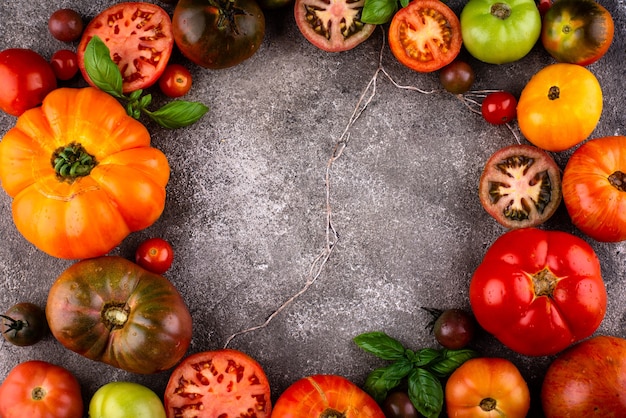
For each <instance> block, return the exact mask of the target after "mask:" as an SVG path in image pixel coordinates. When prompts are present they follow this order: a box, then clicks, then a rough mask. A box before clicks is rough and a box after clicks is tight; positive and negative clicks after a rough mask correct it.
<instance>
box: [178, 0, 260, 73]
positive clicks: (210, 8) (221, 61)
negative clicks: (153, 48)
mask: <svg viewBox="0 0 626 418" xmlns="http://www.w3.org/2000/svg"><path fill="white" fill-rule="evenodd" d="M172 25H173V28H172V29H173V32H174V42H176V45H177V46H178V49H180V51H181V52H182V54H183V55H184V56H185V57H187V58H188V59H189V60H191V61H192V62H194V63H196V64H198V65H200V66H202V67H205V68H209V69H220V68H228V67H232V66H234V65H237V64H240V63H242V62H243V61H245V60H247V59H248V58H250V57H251V56H252V55H254V53H255V52H256V51H257V50H258V49H259V47H260V46H261V43H262V42H263V38H264V37H265V16H264V15H263V11H262V10H261V8H260V6H259V5H258V3H257V2H256V1H255V0H180V1H179V2H178V4H177V5H176V8H175V9H174V16H173V18H172Z"/></svg>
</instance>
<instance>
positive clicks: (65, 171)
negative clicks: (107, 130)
mask: <svg viewBox="0 0 626 418" xmlns="http://www.w3.org/2000/svg"><path fill="white" fill-rule="evenodd" d="M96 165H97V162H96V159H95V157H94V156H93V155H91V154H89V153H88V152H87V150H86V149H85V148H84V147H83V146H82V145H81V144H79V143H76V142H72V143H71V144H69V145H66V146H64V147H59V148H58V149H56V150H55V151H54V154H53V155H52V166H53V167H54V171H55V172H56V174H57V177H58V178H60V179H61V180H65V181H69V182H70V183H72V182H74V180H76V179H77V178H78V177H84V176H88V175H89V173H91V170H92V169H93V168H94V167H95V166H96Z"/></svg>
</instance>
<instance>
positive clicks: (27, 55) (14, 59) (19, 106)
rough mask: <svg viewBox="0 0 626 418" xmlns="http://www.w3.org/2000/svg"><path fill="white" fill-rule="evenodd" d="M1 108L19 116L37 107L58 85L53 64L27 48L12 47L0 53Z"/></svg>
mask: <svg viewBox="0 0 626 418" xmlns="http://www.w3.org/2000/svg"><path fill="white" fill-rule="evenodd" d="M0 85H1V86H2V89H0V109H1V110H2V111H4V112H6V113H8V114H9V115H13V116H20V115H21V114H22V113H24V112H25V111H26V110H28V109H31V108H33V107H35V106H38V105H40V104H41V102H42V101H43V99H44V97H46V95H47V94H48V93H50V92H51V91H52V90H54V89H56V88H57V79H56V77H55V75H54V71H52V67H50V64H49V63H48V61H46V60H45V58H44V57H42V56H41V55H39V54H38V53H36V52H35V51H33V50H30V49H21V48H11V49H5V50H4V51H2V52H0Z"/></svg>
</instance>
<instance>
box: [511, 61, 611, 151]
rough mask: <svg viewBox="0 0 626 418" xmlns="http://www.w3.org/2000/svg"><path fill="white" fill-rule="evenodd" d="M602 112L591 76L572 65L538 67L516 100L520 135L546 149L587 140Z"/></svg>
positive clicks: (561, 147)
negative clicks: (537, 70) (539, 68)
mask: <svg viewBox="0 0 626 418" xmlns="http://www.w3.org/2000/svg"><path fill="white" fill-rule="evenodd" d="M601 114H602V89H601V88H600V83H599V82H598V79H597V78H596V76H595V75H593V73H592V72H591V71H589V70H588V69H586V68H585V67H582V66H580V65H576V64H568V63H557V64H551V65H548V66H547V67H544V68H543V69H541V70H539V72H537V73H536V74H535V75H534V76H533V77H532V78H531V79H530V81H529V82H528V83H527V84H526V86H525V87H524V89H523V90H522V94H521V96H520V98H519V101H518V103H517V120H518V122H519V127H520V130H521V131H522V134H524V136H525V137H526V138H527V139H528V140H529V141H530V142H532V143H533V144H534V145H536V146H538V147H539V148H543V149H545V150H547V151H564V150H566V149H568V148H571V147H573V146H574V145H576V144H578V143H580V142H582V141H583V140H585V139H587V137H589V135H591V133H592V132H593V130H594V129H595V128H596V125H597V124H598V122H599V121H600V115H601Z"/></svg>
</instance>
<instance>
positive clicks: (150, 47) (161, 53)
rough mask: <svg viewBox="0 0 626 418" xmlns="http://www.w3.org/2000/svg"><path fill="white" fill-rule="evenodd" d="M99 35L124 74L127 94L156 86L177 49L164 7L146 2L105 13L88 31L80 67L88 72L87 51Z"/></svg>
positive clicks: (118, 6) (80, 47)
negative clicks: (173, 50) (92, 39)
mask: <svg viewBox="0 0 626 418" xmlns="http://www.w3.org/2000/svg"><path fill="white" fill-rule="evenodd" d="M96 35H97V36H98V37H99V38H100V39H102V41H104V43H105V44H106V46H107V47H108V48H109V50H110V52H111V58H112V59H113V61H114V62H115V63H116V64H117V66H118V67H119V68H120V71H121V72H122V78H123V83H122V90H123V91H124V93H128V92H131V91H135V90H139V89H145V88H146V87H149V86H151V85H152V84H154V83H155V82H156V81H157V80H158V79H159V77H160V76H161V74H162V73H163V71H164V70H165V67H166V66H167V63H168V61H169V59H170V56H171V54H172V48H173V47H174V35H173V34H172V21H171V19H170V16H169V15H168V14H167V12H166V11H165V10H163V8H161V7H159V6H157V5H156V4H150V3H144V2H128V3H119V4H116V5H114V6H111V7H109V8H108V9H105V10H103V11H102V12H101V13H100V14H99V15H97V16H96V17H95V18H93V20H92V21H91V22H89V24H88V25H87V27H86V28H85V30H84V32H83V36H82V38H81V40H80V43H79V44H78V50H77V55H78V67H79V68H80V71H81V72H82V74H83V77H84V78H85V80H86V81H87V82H88V83H89V84H91V85H92V86H93V85H94V84H93V82H92V81H91V79H90V78H89V75H88V74H87V71H86V70H85V50H86V49H87V44H88V43H89V41H90V40H91V38H93V37H94V36H96Z"/></svg>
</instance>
